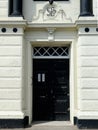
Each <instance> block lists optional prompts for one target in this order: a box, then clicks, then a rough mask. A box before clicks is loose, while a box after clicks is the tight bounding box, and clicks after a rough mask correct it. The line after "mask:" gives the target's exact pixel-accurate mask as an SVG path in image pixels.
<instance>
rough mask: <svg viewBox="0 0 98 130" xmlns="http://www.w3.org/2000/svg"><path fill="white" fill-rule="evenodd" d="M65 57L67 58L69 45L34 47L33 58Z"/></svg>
mask: <svg viewBox="0 0 98 130" xmlns="http://www.w3.org/2000/svg"><path fill="white" fill-rule="evenodd" d="M57 56H58V57H65V58H69V47H34V48H33V58H37V57H43V58H44V57H57Z"/></svg>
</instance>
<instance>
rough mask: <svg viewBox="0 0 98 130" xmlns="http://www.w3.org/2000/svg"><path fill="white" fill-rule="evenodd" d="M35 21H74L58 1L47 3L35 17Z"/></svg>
mask: <svg viewBox="0 0 98 130" xmlns="http://www.w3.org/2000/svg"><path fill="white" fill-rule="evenodd" d="M32 22H33V23H41V22H44V23H54V22H55V23H72V18H71V17H70V16H67V15H66V13H65V11H64V10H63V9H62V8H61V7H60V6H59V5H58V4H56V3H53V4H52V5H50V4H46V5H45V6H44V8H43V9H40V10H39V11H38V15H37V16H35V17H33V20H32Z"/></svg>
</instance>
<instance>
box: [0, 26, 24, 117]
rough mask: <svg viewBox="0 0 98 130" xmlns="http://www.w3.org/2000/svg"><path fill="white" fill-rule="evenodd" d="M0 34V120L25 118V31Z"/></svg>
mask: <svg viewBox="0 0 98 130" xmlns="http://www.w3.org/2000/svg"><path fill="white" fill-rule="evenodd" d="M6 29H7V32H5V33H6V34H4V33H2V32H0V118H23V116H24V114H23V112H22V109H23V108H24V105H23V104H24V99H23V90H24V89H23V85H22V68H23V67H22V66H23V64H22V57H23V54H22V48H23V45H22V44H23V37H22V34H23V31H22V29H21V28H18V33H17V34H15V33H13V32H12V30H13V28H6Z"/></svg>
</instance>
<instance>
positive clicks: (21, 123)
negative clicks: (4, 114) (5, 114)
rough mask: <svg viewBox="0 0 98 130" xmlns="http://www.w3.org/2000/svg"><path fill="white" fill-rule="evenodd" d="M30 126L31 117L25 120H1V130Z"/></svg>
mask: <svg viewBox="0 0 98 130" xmlns="http://www.w3.org/2000/svg"><path fill="white" fill-rule="evenodd" d="M28 126H29V117H28V116H26V117H25V118H24V119H0V128H25V127H28Z"/></svg>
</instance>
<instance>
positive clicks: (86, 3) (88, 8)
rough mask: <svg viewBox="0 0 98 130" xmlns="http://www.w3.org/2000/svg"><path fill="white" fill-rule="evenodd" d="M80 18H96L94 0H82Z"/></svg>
mask: <svg viewBox="0 0 98 130" xmlns="http://www.w3.org/2000/svg"><path fill="white" fill-rule="evenodd" d="M80 16H94V15H93V3H92V0H80Z"/></svg>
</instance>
